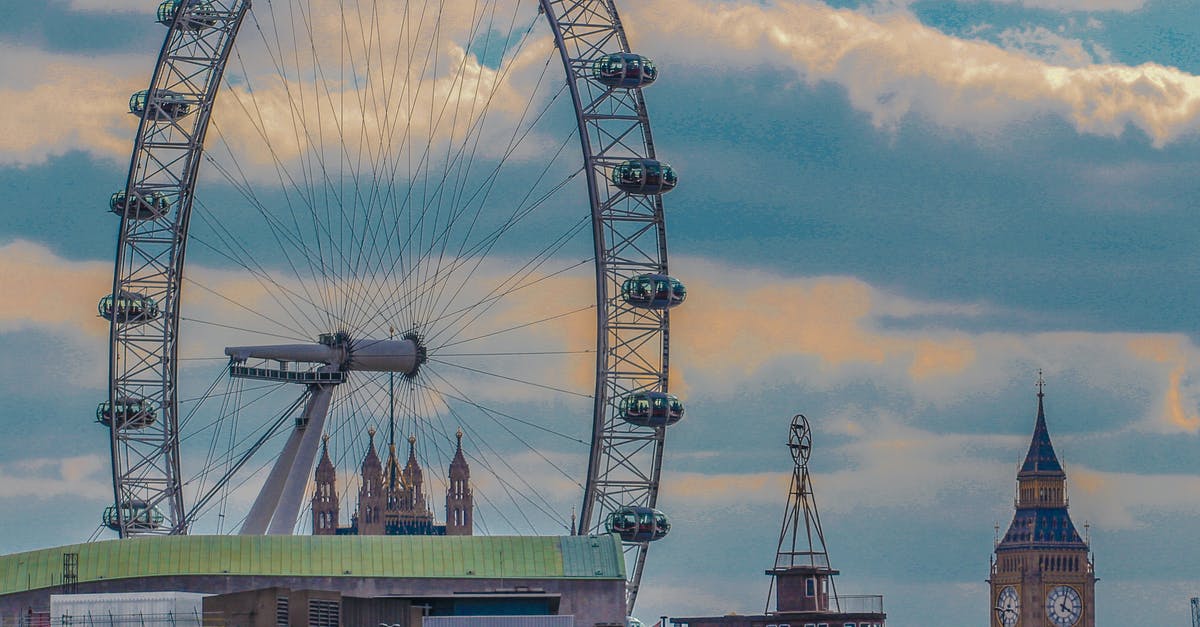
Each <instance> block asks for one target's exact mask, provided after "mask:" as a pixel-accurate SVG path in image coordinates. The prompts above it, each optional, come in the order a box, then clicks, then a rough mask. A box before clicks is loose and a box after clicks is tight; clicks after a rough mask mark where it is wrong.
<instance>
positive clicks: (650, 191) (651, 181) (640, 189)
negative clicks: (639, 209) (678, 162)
mask: <svg viewBox="0 0 1200 627" xmlns="http://www.w3.org/2000/svg"><path fill="white" fill-rule="evenodd" d="M611 179H612V182H613V185H616V186H617V188H618V189H620V190H621V191H623V192H625V193H627V194H637V195H639V196H652V195H654V194H665V193H667V192H669V191H671V190H672V189H675V183H677V182H678V181H679V177H677V176H676V175H675V170H673V169H672V168H671V166H670V165H668V164H666V163H663V162H661V161H655V160H654V159H630V160H629V161H624V162H622V163H620V164H619V165H617V167H615V168H613V169H612V176H611Z"/></svg>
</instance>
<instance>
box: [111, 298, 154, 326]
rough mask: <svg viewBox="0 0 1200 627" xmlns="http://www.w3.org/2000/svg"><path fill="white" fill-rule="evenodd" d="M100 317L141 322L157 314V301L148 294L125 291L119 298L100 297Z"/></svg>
mask: <svg viewBox="0 0 1200 627" xmlns="http://www.w3.org/2000/svg"><path fill="white" fill-rule="evenodd" d="M97 310H99V312H100V317H101V318H104V319H105V320H108V321H110V322H118V323H121V324H142V323H145V322H150V321H151V320H155V319H157V318H158V316H159V313H160V312H159V310H158V303H157V302H155V301H154V299H153V298H150V297H149V296H142V295H141V294H131V293H129V292H125V293H123V294H121V296H120V297H119V298H113V297H112V295H111V294H110V295H108V296H105V297H104V298H101V299H100V304H99V306H97Z"/></svg>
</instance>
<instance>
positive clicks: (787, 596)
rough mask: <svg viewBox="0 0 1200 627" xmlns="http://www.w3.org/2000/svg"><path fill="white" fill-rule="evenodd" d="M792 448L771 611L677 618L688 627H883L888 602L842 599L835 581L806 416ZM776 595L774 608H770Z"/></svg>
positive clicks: (797, 424)
mask: <svg viewBox="0 0 1200 627" xmlns="http://www.w3.org/2000/svg"><path fill="white" fill-rule="evenodd" d="M788 448H789V449H790V450H791V453H792V460H793V461H794V462H795V467H794V470H793V472H792V482H791V487H790V489H789V490H788V502H787V507H786V508H785V510H784V516H783V524H782V526H781V528H780V530H779V544H778V547H777V549H776V551H775V566H774V567H773V568H771V569H770V570H768V571H766V573H767V574H768V575H770V576H771V587H770V589H769V591H768V593H767V608H766V610H765V611H764V613H763V614H757V615H750V614H747V615H741V614H729V615H726V616H707V617H693V618H672V619H670V620H671V623H672V624H673V625H676V626H680V625H685V626H687V627H778V626H781V625H792V626H793V627H804V626H808V625H825V626H826V627H832V626H834V625H836V627H883V624H884V619H885V618H886V617H887V615H886V614H885V613H884V612H883V597H882V596H879V595H871V596H845V595H839V594H838V592H837V588H836V586H835V585H834V582H833V578H834V576H835V575H838V574H839V572H838V571H837V570H835V569H834V568H833V567H832V566H831V565H830V562H829V553H828V550H827V549H826V546H825V532H824V530H823V529H822V527H821V516H820V514H819V513H818V511H817V502H816V497H815V495H814V494H813V490H812V478H811V477H810V476H809V474H808V458H809V455H810V454H811V453H812V429H811V428H810V426H809V423H808V419H807V418H805V417H804V416H802V415H796V416H795V417H794V418H792V426H791V431H790V433H789V436H788ZM772 591H773V592H774V601H775V609H774V610H773V611H772V610H771V609H770V608H771V600H772V599H771V596H772V595H771V592H772Z"/></svg>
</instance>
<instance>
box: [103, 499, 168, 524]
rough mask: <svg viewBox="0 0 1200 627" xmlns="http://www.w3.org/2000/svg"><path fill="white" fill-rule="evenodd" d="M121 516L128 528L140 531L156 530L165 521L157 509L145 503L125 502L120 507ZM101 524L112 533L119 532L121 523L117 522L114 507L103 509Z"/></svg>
mask: <svg viewBox="0 0 1200 627" xmlns="http://www.w3.org/2000/svg"><path fill="white" fill-rule="evenodd" d="M121 516H122V517H124V518H125V520H126V525H127V526H128V528H130V529H136V530H140V531H153V530H154V529H158V528H159V527H161V526H162V524H163V521H164V520H165V519H166V517H165V516H163V513H162V512H160V511H158V508H157V507H150V506H149V505H148V504H147V503H146V502H145V501H126V502H125V504H124V505H122V506H121ZM103 522H104V526H105V527H108V528H109V529H112V530H113V531H120V530H121V523H120V521H118V520H117V508H116V507H114V506H109V507H106V508H104V521H103Z"/></svg>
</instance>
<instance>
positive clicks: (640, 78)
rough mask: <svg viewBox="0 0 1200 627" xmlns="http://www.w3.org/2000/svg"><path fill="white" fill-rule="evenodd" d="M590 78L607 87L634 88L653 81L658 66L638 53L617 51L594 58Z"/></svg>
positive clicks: (656, 76)
mask: <svg viewBox="0 0 1200 627" xmlns="http://www.w3.org/2000/svg"><path fill="white" fill-rule="evenodd" d="M592 78H594V79H596V80H597V81H599V82H600V83H603V84H605V85H608V86H609V87H619V88H622V89H634V88H635V87H645V86H646V85H649V84H650V83H653V82H654V79H656V78H658V68H656V67H654V62H653V61H651V60H650V59H647V58H646V57H643V56H642V55H640V54H633V53H631V52H618V53H616V54H609V55H605V56H603V57H600V58H599V59H596V61H595V62H594V63H593V64H592Z"/></svg>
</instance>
